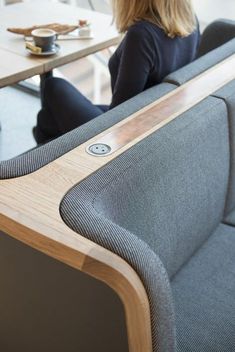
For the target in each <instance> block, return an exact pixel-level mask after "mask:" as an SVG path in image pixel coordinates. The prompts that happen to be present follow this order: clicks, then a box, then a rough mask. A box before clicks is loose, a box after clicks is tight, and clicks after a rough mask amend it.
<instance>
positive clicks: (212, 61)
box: [164, 39, 235, 86]
mask: <svg viewBox="0 0 235 352" xmlns="http://www.w3.org/2000/svg"><path fill="white" fill-rule="evenodd" d="M233 54H235V39H232V40H230V41H229V42H227V43H226V44H224V45H222V46H220V47H219V48H217V49H214V50H212V51H210V52H209V53H208V54H206V55H203V56H201V57H200V58H198V59H196V60H195V61H193V62H191V63H190V64H188V65H186V66H184V67H183V68H181V69H179V70H177V71H175V72H173V73H171V74H170V75H168V76H167V77H166V78H165V79H164V82H168V83H172V84H176V85H178V86H180V85H182V84H184V83H186V82H188V81H189V80H191V79H193V78H194V77H196V76H198V75H199V74H201V73H203V72H204V71H206V70H208V69H209V68H211V67H213V66H214V65H216V64H218V63H220V62H221V61H223V60H225V59H226V58H228V57H229V56H231V55H233Z"/></svg>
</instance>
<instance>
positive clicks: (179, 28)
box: [34, 0, 200, 143]
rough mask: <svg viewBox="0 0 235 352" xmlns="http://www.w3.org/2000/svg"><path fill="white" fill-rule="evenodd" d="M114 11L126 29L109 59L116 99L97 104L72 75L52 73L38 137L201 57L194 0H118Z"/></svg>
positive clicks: (73, 125) (116, 101) (80, 121)
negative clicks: (70, 80) (72, 80)
mask: <svg viewBox="0 0 235 352" xmlns="http://www.w3.org/2000/svg"><path fill="white" fill-rule="evenodd" d="M113 11H114V19H115V22H116V25H117V28H118V30H119V31H120V32H121V33H125V32H126V35H125V37H124V39H123V41H122V42H121V44H120V45H119V47H118V48H117V50H116V52H115V53H114V54H113V56H112V57H111V58H110V61H109V70H110V75H111V87H112V101H111V104H110V105H109V106H101V105H93V104H92V103H91V102H90V101H89V100H88V99H86V98H85V97H84V96H83V95H82V94H81V93H80V92H79V91H78V90H77V89H76V88H74V87H73V86H72V85H71V84H70V83H68V82H67V81H65V80H63V79H61V78H49V79H47V80H46V82H45V87H44V90H43V92H42V109H41V111H40V112H39V113H38V120H37V126H36V127H35V128H34V137H35V139H36V141H37V142H38V143H44V142H46V141H48V140H50V139H52V138H55V137H57V136H59V135H61V134H63V133H65V132H68V131H70V130H72V129H74V128H76V127H78V126H80V125H82V124H83V123H85V122H87V121H89V120H91V119H93V118H95V117H96V116H98V115H100V114H102V113H103V112H105V111H107V110H109V109H112V108H114V107H115V106H117V105H119V104H121V103H122V102H124V101H126V100H127V99H129V98H131V97H133V96H135V95H137V94H138V93H140V92H142V91H143V90H145V89H147V88H149V87H151V86H154V85H156V84H158V83H160V82H161V81H162V80H163V78H164V77H165V76H166V75H168V74H169V73H170V72H173V71H175V70H177V69H178V68H180V67H182V66H184V65H186V64H188V63H189V62H191V61H193V60H194V59H195V57H196V53H197V48H198V44H199V40H200V33H199V26H198V22H197V19H196V17H195V14H194V12H193V8H192V4H191V0H113Z"/></svg>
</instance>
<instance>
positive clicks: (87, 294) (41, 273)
mask: <svg viewBox="0 0 235 352" xmlns="http://www.w3.org/2000/svg"><path fill="white" fill-rule="evenodd" d="M0 285H1V290H0V306H1V314H0V331H1V337H0V350H1V351H3V352H16V351H24V352H32V351H33V352H78V351H81V352H91V351H102V352H110V351H112V352H120V351H122V352H128V342H127V333H126V323H125V313H124V309H123V304H122V302H121V301H120V299H119V298H118V296H117V295H116V293H115V292H114V291H113V290H112V289H110V288H109V287H108V286H107V285H105V284H103V283H102V282H100V281H98V280H96V279H94V278H92V277H90V276H88V275H86V274H84V273H82V272H80V271H78V270H75V269H73V268H70V267H69V266H67V265H65V264H63V263H60V262H59V261H57V260H54V259H53V258H50V257H48V256H47V255H44V254H42V253H40V252H38V251H36V250H34V249H33V248H30V247H28V246H26V245H24V244H23V243H21V242H19V241H16V240H15V239H13V238H10V237H9V236H7V235H5V234H4V233H2V232H0Z"/></svg>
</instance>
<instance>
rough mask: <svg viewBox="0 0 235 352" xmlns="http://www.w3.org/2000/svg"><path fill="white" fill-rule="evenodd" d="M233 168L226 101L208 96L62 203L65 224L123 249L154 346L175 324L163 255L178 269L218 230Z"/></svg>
mask: <svg viewBox="0 0 235 352" xmlns="http://www.w3.org/2000/svg"><path fill="white" fill-rule="evenodd" d="M228 174H229V141H228V122H227V111H226V105H225V103H224V102H223V101H222V100H220V99H217V98H214V97H209V98H207V99H206V100H204V101H203V102H201V103H200V104H198V105H197V106H195V107H194V108H192V109H191V110H189V111H188V112H186V113H184V114H183V115H181V116H180V117H178V118H176V119H175V120H174V121H172V122H171V123H169V124H168V125H166V126H164V127H163V128H161V129H160V130H158V131H156V132H155V133H153V134H152V135H150V136H149V137H147V138H146V139H144V140H143V141H141V142H140V143H138V144H137V145H135V146H134V147H132V148H131V149H130V150H128V151H126V152H125V153H124V154H123V155H121V156H119V157H118V158H116V159H115V160H114V161H113V162H111V163H109V164H108V165H107V166H106V167H104V168H102V169H101V170H99V171H98V172H97V173H95V174H93V175H92V176H90V177H89V178H87V179H86V180H85V181H83V182H82V183H81V184H79V185H77V186H75V187H74V188H73V189H72V190H71V191H70V192H69V193H68V194H67V195H66V196H65V198H64V199H63V201H62V203H61V208H60V212H61V216H62V218H63V219H64V221H65V222H66V224H67V225H68V226H70V227H71V228H72V229H73V230H75V231H77V232H78V233H80V234H82V235H83V236H85V237H87V238H89V239H90V240H92V241H94V242H96V243H98V244H100V245H102V246H104V247H106V248H108V249H109V250H111V251H113V252H115V253H117V254H118V255H119V256H121V257H123V258H124V259H125V260H126V261H127V262H129V263H130V264H131V265H132V266H133V267H134V269H135V270H136V271H137V273H138V274H139V276H140V277H141V279H142V281H143V283H144V285H145V287H146V290H147V293H148V296H149V300H150V308H151V317H152V332H153V345H154V351H164V352H165V351H168V349H167V348H166V347H167V346H168V347H169V345H167V343H169V341H171V340H172V334H173V332H174V330H173V318H172V308H171V297H170V293H168V295H167V296H166V297H167V298H166V297H164V295H163V293H164V294H165V295H166V293H167V292H168V291H169V282H168V280H167V278H166V276H165V274H164V270H163V268H162V267H161V264H160V263H161V262H162V263H163V265H164V267H165V268H166V270H167V272H168V275H169V276H170V277H173V275H174V274H175V273H176V272H177V271H178V270H179V269H180V267H181V266H182V265H183V264H184V263H185V262H186V261H187V260H188V259H189V258H190V256H191V255H192V254H193V253H194V252H195V251H196V250H197V249H198V248H199V247H200V246H201V245H202V243H203V242H204V241H206V239H207V238H208V237H209V236H210V235H211V234H212V233H213V231H214V229H215V228H216V227H217V225H218V224H219V223H220V221H221V219H222V216H223V212H224V205H225V197H226V192H227V184H228ZM159 258H160V260H161V262H160V261H159ZM169 307H170V308H169ZM164 326H165V327H166V326H167V327H168V329H166V328H165V327H164ZM161 331H162V333H159V332H161ZM164 331H165V334H164V333H163V332H164ZM159 341H161V342H159ZM159 343H160V346H159Z"/></svg>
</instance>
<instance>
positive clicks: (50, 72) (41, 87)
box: [40, 71, 53, 106]
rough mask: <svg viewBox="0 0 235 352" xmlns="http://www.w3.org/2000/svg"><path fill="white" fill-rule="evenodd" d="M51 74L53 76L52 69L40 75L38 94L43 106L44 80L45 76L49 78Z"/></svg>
mask: <svg viewBox="0 0 235 352" xmlns="http://www.w3.org/2000/svg"><path fill="white" fill-rule="evenodd" d="M52 76H53V71H49V72H45V73H43V74H41V75H40V96H41V104H42V106H43V90H44V85H45V81H46V79H47V78H50V77H52Z"/></svg>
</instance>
